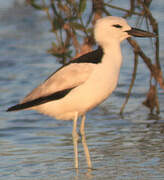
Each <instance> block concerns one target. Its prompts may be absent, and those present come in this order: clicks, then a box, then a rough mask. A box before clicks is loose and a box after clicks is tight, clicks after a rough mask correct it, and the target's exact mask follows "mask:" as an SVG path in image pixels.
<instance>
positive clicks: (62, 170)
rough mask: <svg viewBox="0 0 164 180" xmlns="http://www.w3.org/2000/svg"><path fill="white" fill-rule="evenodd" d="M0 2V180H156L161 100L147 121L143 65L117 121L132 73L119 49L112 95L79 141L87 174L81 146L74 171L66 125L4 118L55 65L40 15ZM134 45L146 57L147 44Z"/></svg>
mask: <svg viewBox="0 0 164 180" xmlns="http://www.w3.org/2000/svg"><path fill="white" fill-rule="evenodd" d="M0 2H1V9H2V10H1V14H0V20H1V27H2V28H0V45H1V48H0V54H1V56H0V92H1V96H0V102H1V103H0V107H1V108H0V114H1V116H0V179H2V180H3V179H7V178H8V179H10V180H19V179H20V180H26V179H31V180H36V179H37V180H38V179H39V180H44V179H49V180H51V179H62V180H67V179H114V180H115V179H117V180H123V179H126V180H149V179H154V180H163V179H164V97H163V92H162V90H160V89H159V101H160V107H161V113H160V115H159V116H156V115H149V111H148V110H147V109H146V108H145V107H143V106H142V105H141V103H142V101H144V99H145V93H146V92H147V88H148V83H149V73H148V72H147V71H145V65H143V64H142V61H141V62H140V64H139V70H138V75H137V81H136V83H135V88H134V89H133V94H132V96H131V99H130V101H129V103H128V105H127V106H126V109H125V113H124V116H120V115H119V110H120V107H121V104H122V103H123V102H124V100H125V95H126V92H127V89H128V85H129V81H130V78H131V73H132V68H133V61H132V60H131V58H132V57H133V56H132V53H131V51H130V50H129V46H128V45H127V43H126V42H125V43H123V44H122V48H123V56H124V64H123V67H122V69H121V76H120V80H119V85H118V88H117V89H116V91H115V92H114V93H113V94H112V96H111V97H110V98H109V99H108V100H107V101H105V102H104V103H103V104H101V105H100V106H99V107H97V108H96V109H94V110H92V111H91V112H89V113H88V114H87V120H86V140H87V144H88V148H89V151H90V154H91V159H92V164H93V170H88V169H87V164H86V162H85V155H84V151H83V146H82V144H81V140H79V163H80V164H79V166H80V168H79V170H78V172H77V171H76V170H75V169H74V161H73V157H74V152H73V143H72V135H71V133H72V122H71V121H69V122H68V121H67V122H66V121H57V120H55V119H52V118H50V117H47V116H43V115H40V114H38V113H36V112H33V111H29V112H26V111H22V112H16V113H6V112H5V109H7V107H8V106H11V105H14V104H15V103H17V102H18V101H19V100H20V99H21V98H22V97H24V96H25V95H26V93H28V92H29V91H30V90H32V89H33V88H34V87H35V86H36V85H37V84H39V83H40V82H42V81H43V80H44V79H46V77H47V76H49V75H50V74H51V73H52V72H53V71H55V70H56V69H57V68H58V67H59V65H58V64H57V63H56V61H55V58H54V57H52V56H51V55H49V54H47V53H46V50H47V49H48V48H49V47H50V46H51V42H52V38H54V36H53V34H51V33H50V32H49V29H50V26H49V23H48V22H47V21H45V18H44V17H43V14H41V13H39V12H36V11H35V10H33V9H31V8H30V7H24V6H22V5H21V8H20V7H18V5H17V7H14V6H13V5H12V1H10V3H4V1H0ZM159 2H160V3H159ZM161 5H163V1H162V0H161V1H158V3H157V4H153V6H152V9H153V11H152V12H153V13H154V14H155V16H156V18H157V19H158V20H159V23H160V24H159V27H160V35H161V38H160V42H161V50H160V58H161V64H162V66H163V65H164V63H163V59H164V54H163V50H164V48H163V47H162V44H163V42H164V36H163V35H162V34H163V29H164V22H163V16H160V15H161V14H162V13H163V9H161ZM2 7H4V8H2ZM138 42H140V43H141V44H142V46H143V48H144V50H145V51H147V52H148V54H151V53H152V51H151V49H150V48H149V47H150V46H148V44H149V45H150V41H149V40H148V41H146V40H145V41H140V40H138ZM149 49H150V50H149ZM127 54H128V55H127ZM79 123H80V122H79Z"/></svg>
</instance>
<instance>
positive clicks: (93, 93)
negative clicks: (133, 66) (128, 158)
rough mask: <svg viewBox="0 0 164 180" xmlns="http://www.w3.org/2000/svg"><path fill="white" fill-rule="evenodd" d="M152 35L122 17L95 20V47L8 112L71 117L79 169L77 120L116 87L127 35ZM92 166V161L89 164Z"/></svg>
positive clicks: (83, 116) (67, 118) (82, 125)
mask: <svg viewBox="0 0 164 180" xmlns="http://www.w3.org/2000/svg"><path fill="white" fill-rule="evenodd" d="M130 36H137V37H154V34H153V33H150V32H147V31H143V30H139V29H136V28H131V27H130V26H129V25H128V24H127V22H126V20H125V19H123V18H120V17H114V16H108V17H103V18H101V19H99V20H97V22H96V24H95V27H94V38H95V41H96V42H97V43H98V49H97V50H94V51H92V52H89V53H87V54H85V55H82V56H80V57H79V58H76V59H74V60H72V61H70V62H69V63H68V64H66V65H64V66H62V67H61V68H59V69H58V70H57V71H56V72H54V73H53V74H52V75H51V76H50V77H48V79H47V80H45V81H44V82H43V83H41V84H40V85H39V86H38V87H36V88H35V89H34V90H33V91H32V92H31V93H29V94H28V95H27V96H26V97H25V98H24V99H23V100H22V101H21V102H20V103H19V104H17V105H15V106H13V107H10V108H9V109H8V110H7V111H17V110H36V111H39V112H40V113H43V114H46V115H49V116H52V117H54V118H56V119H61V120H73V121H74V122H73V132H72V134H73V142H74V150H75V168H78V151H77V139H78V138H77V137H78V134H77V131H76V127H77V120H78V118H79V117H82V121H81V126H80V132H81V134H84V124H85V114H86V113H87V112H88V111H89V110H91V109H93V108H94V107H96V106H97V105H99V104H100V103H102V102H103V101H104V100H105V99H106V98H107V97H108V96H109V95H110V94H111V93H112V92H113V91H114V89H115V88H116V86H117V82H118V78H119V74H120V67H121V64H122V55H121V49H120V43H121V42H122V41H123V40H124V39H126V38H128V37H130ZM88 166H89V167H91V162H89V163H88Z"/></svg>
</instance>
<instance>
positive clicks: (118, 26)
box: [113, 24, 122, 28]
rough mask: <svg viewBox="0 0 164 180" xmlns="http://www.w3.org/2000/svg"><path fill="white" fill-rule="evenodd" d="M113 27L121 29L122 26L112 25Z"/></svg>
mask: <svg viewBox="0 0 164 180" xmlns="http://www.w3.org/2000/svg"><path fill="white" fill-rule="evenodd" d="M113 27H116V28H122V26H121V25H119V24H114V25H113Z"/></svg>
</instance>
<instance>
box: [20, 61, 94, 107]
mask: <svg viewBox="0 0 164 180" xmlns="http://www.w3.org/2000/svg"><path fill="white" fill-rule="evenodd" d="M95 66H96V64H94V63H70V64H68V65H66V66H63V67H62V68H60V69H59V70H57V71H56V72H55V73H53V74H52V75H51V76H50V77H49V78H48V79H47V80H46V81H44V82H43V83H42V84H40V85H39V86H38V87H36V88H35V89H34V90H33V91H32V92H31V93H29V94H28V95H27V96H26V97H25V98H24V99H23V100H22V101H21V104H22V103H26V102H29V101H33V100H35V99H38V98H42V97H46V96H49V95H51V94H54V93H56V92H60V91H63V90H67V89H71V88H73V87H77V86H79V85H81V84H82V83H84V82H85V81H87V79H88V78H89V76H90V75H91V73H92V72H93V70H94V68H95Z"/></svg>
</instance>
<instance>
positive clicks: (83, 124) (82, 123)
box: [80, 115, 86, 136]
mask: <svg viewBox="0 0 164 180" xmlns="http://www.w3.org/2000/svg"><path fill="white" fill-rule="evenodd" d="M85 119H86V117H85V115H83V116H82V118H81V124H80V134H81V136H83V135H85Z"/></svg>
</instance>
